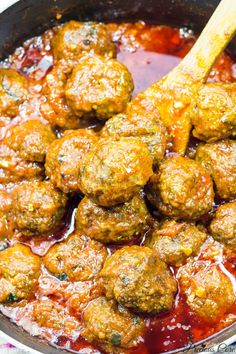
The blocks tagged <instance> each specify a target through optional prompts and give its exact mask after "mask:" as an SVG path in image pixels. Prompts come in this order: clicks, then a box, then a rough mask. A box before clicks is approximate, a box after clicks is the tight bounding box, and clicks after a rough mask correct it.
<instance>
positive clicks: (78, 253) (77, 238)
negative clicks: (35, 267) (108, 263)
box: [43, 234, 107, 281]
mask: <svg viewBox="0 0 236 354" xmlns="http://www.w3.org/2000/svg"><path fill="white" fill-rule="evenodd" d="M106 257H107V251H106V248H105V247H104V246H103V245H102V244H101V243H99V242H97V241H94V240H91V239H90V238H88V237H87V236H84V235H79V234H73V235H71V236H70V237H69V238H68V239H67V240H65V241H63V242H60V243H58V244H56V245H54V246H53V247H51V248H50V250H49V251H48V253H47V254H46V256H45V257H44V259H43V261H44V264H45V266H46V268H47V269H48V270H49V272H51V273H52V274H54V275H56V276H57V277H59V278H60V277H61V274H63V276H65V278H68V279H69V280H70V281H84V280H90V279H92V278H94V277H95V276H96V275H97V274H98V273H99V272H100V270H101V269H102V267H103V263H104V261H105V259H106Z"/></svg>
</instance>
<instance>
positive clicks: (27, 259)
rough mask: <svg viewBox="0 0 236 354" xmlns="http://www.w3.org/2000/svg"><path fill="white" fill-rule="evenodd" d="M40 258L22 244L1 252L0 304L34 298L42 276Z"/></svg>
mask: <svg viewBox="0 0 236 354" xmlns="http://www.w3.org/2000/svg"><path fill="white" fill-rule="evenodd" d="M40 265H41V262H40V258H39V257H38V256H36V255H34V254H33V253H32V252H31V250H30V249H29V248H28V247H26V246H24V245H21V244H15V245H14V246H12V247H9V248H6V249H5V250H3V251H1V252H0V302H2V303H13V302H15V301H19V300H22V299H29V298H30V297H31V296H33V293H34V291H35V288H36V286H37V284H38V278H39V275H40Z"/></svg>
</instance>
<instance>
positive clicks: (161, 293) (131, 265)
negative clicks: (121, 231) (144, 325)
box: [100, 246, 177, 314]
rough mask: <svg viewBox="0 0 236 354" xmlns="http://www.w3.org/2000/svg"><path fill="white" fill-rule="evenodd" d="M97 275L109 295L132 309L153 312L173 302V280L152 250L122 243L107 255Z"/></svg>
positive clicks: (162, 310) (161, 309)
mask: <svg viewBox="0 0 236 354" xmlns="http://www.w3.org/2000/svg"><path fill="white" fill-rule="evenodd" d="M100 277H101V280H102V283H103V286H104V289H105V293H106V296H107V298H108V299H115V300H116V301H118V302H119V303H120V304H121V305H123V306H126V307H128V308H131V309H133V310H134V311H138V312H144V313H149V314H156V313H160V312H164V311H168V310H170V309H171V308H172V306H173V303H174V295H175V293H176V290H177V285H176V281H175V279H174V278H173V276H172V274H171V273H170V271H169V269H168V268H167V266H166V264H165V263H164V262H163V261H162V260H160V259H159V257H158V255H157V253H156V251H155V250H151V249H150V248H148V247H140V246H131V247H129V246H125V247H123V248H121V249H120V250H118V251H116V252H115V253H113V255H111V256H110V257H109V258H107V260H106V262H105V264H104V267H103V269H102V271H101V273H100Z"/></svg>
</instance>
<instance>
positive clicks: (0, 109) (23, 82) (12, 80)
mask: <svg viewBox="0 0 236 354" xmlns="http://www.w3.org/2000/svg"><path fill="white" fill-rule="evenodd" d="M27 89H28V81H27V79H26V78H25V77H24V76H22V75H20V74H19V73H18V72H17V71H15V70H12V69H0V115H1V116H9V117H15V116H16V115H17V114H18V107H19V105H20V104H21V103H22V102H23V101H24V100H25V99H26V96H27Z"/></svg>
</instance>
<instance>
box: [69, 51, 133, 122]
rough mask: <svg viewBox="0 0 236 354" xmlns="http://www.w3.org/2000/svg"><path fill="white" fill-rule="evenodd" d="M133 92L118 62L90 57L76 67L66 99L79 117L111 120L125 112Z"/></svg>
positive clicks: (125, 69) (121, 65) (128, 73)
mask: <svg viewBox="0 0 236 354" xmlns="http://www.w3.org/2000/svg"><path fill="white" fill-rule="evenodd" d="M133 88H134V85H133V80H132V76H131V74H130V72H129V71H128V69H127V68H126V67H125V66H124V65H123V64H121V63H119V62H118V61H117V60H116V59H110V60H107V59H104V58H103V57H100V56H87V57H84V58H82V59H81V60H80V61H79V64H77V65H76V66H75V67H74V69H73V71H72V74H71V76H70V77H69V79H68V80H67V83H66V87H65V95H66V98H67V102H68V104H69V105H70V107H71V108H72V109H73V111H74V113H75V115H76V116H78V117H82V116H86V115H91V114H92V115H96V117H97V118H99V119H108V118H110V117H112V116H113V115H114V114H117V113H121V112H123V111H124V110H125V108H126V106H127V103H128V102H129V100H130V98H131V93H132V91H133Z"/></svg>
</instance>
